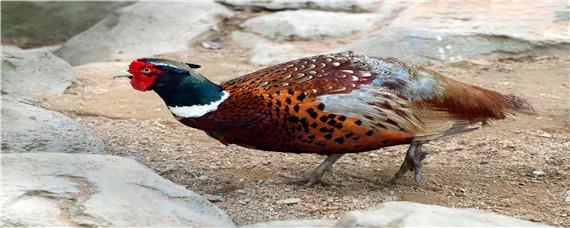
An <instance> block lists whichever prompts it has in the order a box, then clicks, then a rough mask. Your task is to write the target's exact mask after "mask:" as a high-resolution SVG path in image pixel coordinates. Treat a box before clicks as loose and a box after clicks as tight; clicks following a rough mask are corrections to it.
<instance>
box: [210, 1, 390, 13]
mask: <svg viewBox="0 0 570 228" xmlns="http://www.w3.org/2000/svg"><path fill="white" fill-rule="evenodd" d="M218 2H220V3H223V4H226V5H231V6H237V7H259V8H263V9H268V10H290V9H318V10H330V11H350V12H365V11H371V10H372V9H373V7H374V6H375V5H377V4H379V2H380V1H378V0H367V1H362V0H342V1H327V0H316V1H315V0H312V1H307V0H296V1H291V0H218Z"/></svg>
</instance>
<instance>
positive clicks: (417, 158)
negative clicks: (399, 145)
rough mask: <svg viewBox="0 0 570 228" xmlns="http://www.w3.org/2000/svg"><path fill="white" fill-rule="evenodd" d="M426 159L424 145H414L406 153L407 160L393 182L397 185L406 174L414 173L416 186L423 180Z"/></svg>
mask: <svg viewBox="0 0 570 228" xmlns="http://www.w3.org/2000/svg"><path fill="white" fill-rule="evenodd" d="M425 158H426V154H425V153H424V152H423V151H422V144H418V143H412V144H410V147H409V148H408V151H407V152H406V158H405V159H404V162H403V163H402V166H400V170H398V172H397V173H396V174H395V175H394V177H393V178H392V180H391V182H392V183H394V184H397V183H398V182H400V179H401V178H402V176H404V174H405V173H406V172H408V170H409V171H414V172H415V180H416V184H419V183H420V182H421V180H422V160H424V159H425Z"/></svg>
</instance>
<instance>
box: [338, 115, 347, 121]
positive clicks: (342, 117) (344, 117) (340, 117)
mask: <svg viewBox="0 0 570 228" xmlns="http://www.w3.org/2000/svg"><path fill="white" fill-rule="evenodd" d="M338 120H340V121H345V120H346V116H339V117H338Z"/></svg>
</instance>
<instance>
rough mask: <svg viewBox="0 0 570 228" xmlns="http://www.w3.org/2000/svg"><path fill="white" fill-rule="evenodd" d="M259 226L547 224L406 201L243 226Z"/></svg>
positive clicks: (255, 227)
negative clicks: (328, 217)
mask: <svg viewBox="0 0 570 228" xmlns="http://www.w3.org/2000/svg"><path fill="white" fill-rule="evenodd" d="M243 227H245V228H258V227H306V228H318V227H370V228H372V227H375V228H380V227H547V226H546V225H542V224H539V223H533V222H529V221H525V220H521V219H516V218H512V217H508V216H504V215H498V214H494V213H490V212H485V211H481V210H477V209H466V208H448V207H442V206H437V205H429V204H421V203H414V202H407V201H393V202H386V203H382V204H379V205H378V206H377V207H375V208H372V209H369V210H366V211H353V212H350V213H348V214H346V215H344V216H343V217H341V218H340V219H339V220H337V221H335V220H323V219H316V220H284V221H271V222H265V223H258V224H252V225H247V226H243Z"/></svg>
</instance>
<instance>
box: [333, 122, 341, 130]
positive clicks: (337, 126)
mask: <svg viewBox="0 0 570 228" xmlns="http://www.w3.org/2000/svg"><path fill="white" fill-rule="evenodd" d="M334 127H336V128H338V129H341V128H342V124H341V123H337V124H335V125H334Z"/></svg>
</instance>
